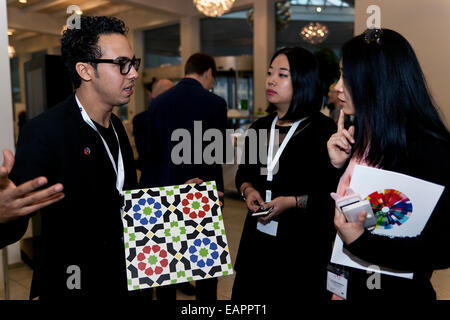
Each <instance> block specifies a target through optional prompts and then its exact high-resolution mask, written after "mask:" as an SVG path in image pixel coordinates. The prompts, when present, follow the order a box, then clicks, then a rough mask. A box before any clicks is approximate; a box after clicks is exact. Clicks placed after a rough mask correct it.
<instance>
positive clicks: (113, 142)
mask: <svg viewBox="0 0 450 320" xmlns="http://www.w3.org/2000/svg"><path fill="white" fill-rule="evenodd" d="M92 122H93V123H94V124H95V126H96V127H97V129H98V131H99V132H100V134H101V136H102V137H103V139H105V141H106V144H107V145H108V147H109V151H110V152H111V155H112V156H113V159H114V161H115V163H116V167H117V163H118V159H119V144H118V143H117V137H116V134H115V133H114V129H113V126H112V125H111V124H110V125H109V127H108V128H105V127H104V126H102V125H101V124H98V123H97V122H95V121H94V120H92Z"/></svg>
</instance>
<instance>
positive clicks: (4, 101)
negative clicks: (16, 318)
mask: <svg viewBox="0 0 450 320" xmlns="http://www.w3.org/2000/svg"><path fill="white" fill-rule="evenodd" d="M6 16H7V15H6V2H5V1H1V2H0V150H1V149H5V148H8V149H10V150H14V129H13V114H12V94H11V92H12V91H11V75H10V70H9V57H8V32H7V31H8V23H7V19H6ZM0 160H1V163H3V154H2V155H1V156H0ZM8 254H9V257H8V262H9V263H16V262H18V261H20V256H19V244H18V243H16V244H14V245H13V246H10V247H9V248H8ZM0 281H1V282H0V285H1V286H3V268H2V257H1V256H0Z"/></svg>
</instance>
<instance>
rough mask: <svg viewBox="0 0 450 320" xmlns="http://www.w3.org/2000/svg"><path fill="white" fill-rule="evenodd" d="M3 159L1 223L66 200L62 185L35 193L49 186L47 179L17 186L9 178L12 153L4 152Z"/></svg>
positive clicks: (0, 194)
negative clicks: (44, 186) (46, 185)
mask: <svg viewBox="0 0 450 320" xmlns="http://www.w3.org/2000/svg"><path fill="white" fill-rule="evenodd" d="M3 159H4V160H3V165H2V166H1V167H0V223H5V222H8V221H11V220H15V219H18V218H20V217H23V216H26V215H27V214H30V213H32V212H34V211H36V210H39V209H41V208H43V207H45V206H48V205H50V204H52V203H55V202H57V201H59V200H61V199H62V198H64V193H62V192H61V191H62V190H63V185H62V184H60V183H57V184H55V185H53V186H51V187H48V188H46V189H43V190H39V191H35V190H36V189H38V188H40V187H42V186H43V185H45V184H47V182H48V181H47V178H45V177H39V178H36V179H34V180H31V181H28V182H25V183H23V184H21V185H20V186H16V185H15V184H14V183H13V182H12V181H11V180H10V179H9V178H8V175H9V173H10V172H11V169H12V167H13V165H14V156H13V154H12V153H11V151H9V150H6V149H5V150H3Z"/></svg>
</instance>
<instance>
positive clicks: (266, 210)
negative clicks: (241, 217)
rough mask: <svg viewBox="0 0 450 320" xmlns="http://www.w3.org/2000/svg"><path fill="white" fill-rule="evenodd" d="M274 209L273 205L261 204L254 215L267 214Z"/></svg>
mask: <svg viewBox="0 0 450 320" xmlns="http://www.w3.org/2000/svg"><path fill="white" fill-rule="evenodd" d="M272 210H273V207H264V206H261V207H259V209H258V210H257V211H256V212H254V213H253V214H252V217H260V216H267V215H268V214H269V213H271V212H272Z"/></svg>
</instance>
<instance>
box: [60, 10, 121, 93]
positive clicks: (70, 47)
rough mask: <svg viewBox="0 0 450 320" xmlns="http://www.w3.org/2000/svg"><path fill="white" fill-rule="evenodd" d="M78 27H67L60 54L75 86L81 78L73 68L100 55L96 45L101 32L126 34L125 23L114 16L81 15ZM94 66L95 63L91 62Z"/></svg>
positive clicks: (79, 82) (76, 86)
mask: <svg viewBox="0 0 450 320" xmlns="http://www.w3.org/2000/svg"><path fill="white" fill-rule="evenodd" d="M80 18H81V23H80V26H81V28H80V29H67V30H65V31H64V33H63V35H62V38H61V54H62V59H63V62H64V65H65V66H66V68H67V70H68V72H69V75H70V78H71V79H72V83H73V85H74V87H75V88H78V87H79V86H80V85H81V78H80V76H79V75H78V73H77V70H76V69H75V65H76V64H77V63H78V62H82V61H86V60H91V59H99V58H100V57H101V56H102V52H101V48H100V47H99V46H98V39H99V36H100V35H102V34H112V33H119V34H123V35H126V33H127V32H128V28H127V27H126V26H125V23H124V22H123V21H122V20H120V19H117V18H115V17H103V16H99V17H88V16H81V17H80ZM93 66H94V68H96V65H95V64H93Z"/></svg>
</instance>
